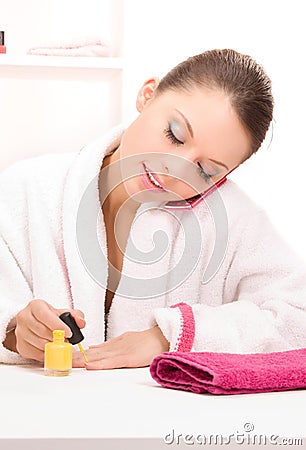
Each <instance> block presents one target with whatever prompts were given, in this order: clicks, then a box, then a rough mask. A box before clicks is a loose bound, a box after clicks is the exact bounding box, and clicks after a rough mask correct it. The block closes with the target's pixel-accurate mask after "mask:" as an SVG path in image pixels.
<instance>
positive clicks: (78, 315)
mask: <svg viewBox="0 0 306 450" xmlns="http://www.w3.org/2000/svg"><path fill="white" fill-rule="evenodd" d="M54 311H55V312H56V314H57V315H58V316H60V315H61V314H63V313H64V312H70V314H71V315H72V317H73V318H74V320H75V321H76V324H77V326H78V327H79V328H84V327H85V325H86V321H85V319H84V313H83V312H82V311H81V310H79V309H55V310H54Z"/></svg>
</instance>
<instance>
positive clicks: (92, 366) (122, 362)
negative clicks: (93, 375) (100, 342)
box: [85, 356, 128, 370]
mask: <svg viewBox="0 0 306 450" xmlns="http://www.w3.org/2000/svg"><path fill="white" fill-rule="evenodd" d="M124 367H128V364H127V361H126V358H125V357H124V356H112V357H109V358H105V359H100V360H98V361H89V362H88V363H86V364H85V368H86V370H110V369H122V368H124Z"/></svg>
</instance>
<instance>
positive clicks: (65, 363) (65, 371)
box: [44, 330, 72, 377]
mask: <svg viewBox="0 0 306 450" xmlns="http://www.w3.org/2000/svg"><path fill="white" fill-rule="evenodd" d="M71 369H72V344H70V343H69V342H65V332H64V331H63V330H54V331H53V342H48V343H47V344H45V360H44V371H45V374H46V375H50V376H54V377H64V376H66V375H69V373H70V371H71Z"/></svg>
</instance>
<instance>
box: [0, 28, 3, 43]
mask: <svg viewBox="0 0 306 450" xmlns="http://www.w3.org/2000/svg"><path fill="white" fill-rule="evenodd" d="M0 45H4V31H0Z"/></svg>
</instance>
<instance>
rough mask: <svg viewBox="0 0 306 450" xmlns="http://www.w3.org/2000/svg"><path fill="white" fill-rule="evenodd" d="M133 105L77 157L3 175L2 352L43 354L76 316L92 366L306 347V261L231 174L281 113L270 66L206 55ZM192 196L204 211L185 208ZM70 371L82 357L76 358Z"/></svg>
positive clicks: (36, 161) (29, 164)
mask: <svg viewBox="0 0 306 450" xmlns="http://www.w3.org/2000/svg"><path fill="white" fill-rule="evenodd" d="M137 110H138V112H139V115H138V117H137V118H136V119H135V120H134V122H133V123H131V124H130V126H128V127H127V128H126V129H125V130H122V129H121V128H120V127H118V128H116V129H114V130H112V131H111V132H110V133H109V134H108V135H107V136H106V137H103V139H101V140H98V141H96V142H94V143H92V144H91V145H89V146H87V147H85V148H83V149H82V150H81V151H80V152H79V153H78V154H75V153H65V154H56V155H55V154H54V155H53V154H50V155H44V156H40V157H38V158H32V159H28V160H24V161H19V162H18V163H16V164H14V165H13V166H11V167H10V168H8V169H7V170H5V171H4V172H3V173H2V176H1V204H2V206H1V211H2V213H1V215H2V224H1V229H0V231H1V239H2V242H1V255H0V256H1V261H2V268H1V285H0V287H1V290H0V295H1V297H0V305H1V306H0V307H1V309H0V312H1V315H0V317H1V327H0V330H1V335H0V337H1V341H2V342H3V346H2V349H1V352H0V357H1V361H3V362H11V363H18V362H24V361H25V360H28V359H31V360H37V361H43V355H44V345H45V343H46V342H48V341H50V340H51V339H52V330H53V329H63V330H65V335H66V337H69V336H70V334H71V333H70V330H69V328H68V327H67V326H66V325H65V324H64V323H63V322H62V321H61V320H60V319H59V315H60V314H61V313H62V312H63V311H67V310H70V311H71V313H72V314H73V316H74V317H75V319H76V321H77V324H78V325H79V327H80V328H82V329H83V332H84V335H85V338H86V344H87V346H89V348H88V350H87V351H86V354H87V357H88V360H89V362H88V364H87V365H86V367H87V369H111V368H118V367H142V366H147V365H149V364H150V363H151V361H152V359H153V358H154V357H155V356H156V355H158V354H159V353H161V352H163V351H168V350H170V351H176V350H183V351H217V352H232V353H256V352H270V351H282V350H287V349H293V348H299V347H302V346H304V345H305V342H306V301H305V299H306V286H305V283H304V280H305V279H306V276H305V275H306V268H305V263H304V262H303V261H301V260H300V259H299V258H298V256H297V255H296V254H295V253H294V252H293V251H292V250H291V248H290V247H289V246H288V245H287V244H286V243H285V242H284V241H283V240H282V239H281V237H280V236H279V235H278V233H277V231H276V230H275V229H274V228H273V226H272V225H271V223H270V222H269V219H268V217H267V215H266V213H265V212H264V211H263V210H262V209H261V208H260V207H258V205H256V204H255V203H254V202H253V201H252V200H251V199H250V198H248V196H247V195H246V194H245V193H243V192H242V191H241V190H240V189H239V187H238V186H237V185H236V184H235V183H234V182H232V181H231V180H227V181H225V180H226V178H225V176H226V175H227V174H228V173H229V172H231V171H232V170H233V169H234V168H235V167H237V166H239V165H240V164H242V163H243V162H244V161H246V160H247V159H248V158H249V157H250V156H251V155H252V154H254V153H255V152H256V151H257V150H258V148H259V147H260V145H261V143H262V142H263V140H264V138H265V135H266V132H267V130H268V128H269V126H270V123H271V120H272V116H273V97H272V93H271V83H270V79H269V78H268V76H267V75H266V74H265V72H264V70H263V69H262V67H261V66H259V65H258V64H257V63H256V62H255V61H254V60H253V59H252V58H250V57H249V56H246V55H242V54H240V53H238V52H236V51H234V50H213V51H207V52H205V53H203V54H200V55H197V56H194V57H191V58H189V59H188V60H186V61H184V62H182V63H181V64H179V65H178V66H177V67H175V68H174V69H173V70H172V71H170V72H169V73H168V74H167V75H166V76H165V77H164V78H163V79H162V80H161V81H160V82H159V81H158V80H157V79H156V78H151V79H149V80H147V81H146V82H145V83H144V84H143V86H142V87H141V89H140V91H139V93H138V96H137ZM12 177H14V179H15V180H16V179H17V180H18V181H17V183H16V184H15V185H14V186H12V185H11V180H12ZM220 180H223V181H225V182H223V184H222V185H221V186H220V187H219V189H214V190H213V192H212V193H211V194H210V195H209V196H207V197H206V198H205V200H206V201H199V200H201V199H203V196H201V195H200V194H201V193H204V194H205V192H206V193H207V192H208V190H209V189H211V188H212V187H213V188H214V187H216V185H217V184H218V182H220ZM182 199H188V200H189V199H191V200H190V203H191V204H192V201H193V200H197V204H196V206H195V207H193V208H187V206H189V203H188V202H185V204H186V208H183V209H175V206H177V207H178V206H182V202H179V200H182ZM12 200H13V201H12ZM176 202H178V203H176ZM183 204H184V202H183ZM171 207H172V208H171ZM97 217H98V219H97ZM212 219H213V220H212ZM97 222H98V223H97ZM165 236H166V239H165ZM85 320H86V324H85ZM85 325H86V326H85ZM73 365H74V367H81V366H83V365H84V360H83V357H82V355H81V354H80V353H79V352H74V359H73Z"/></svg>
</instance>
